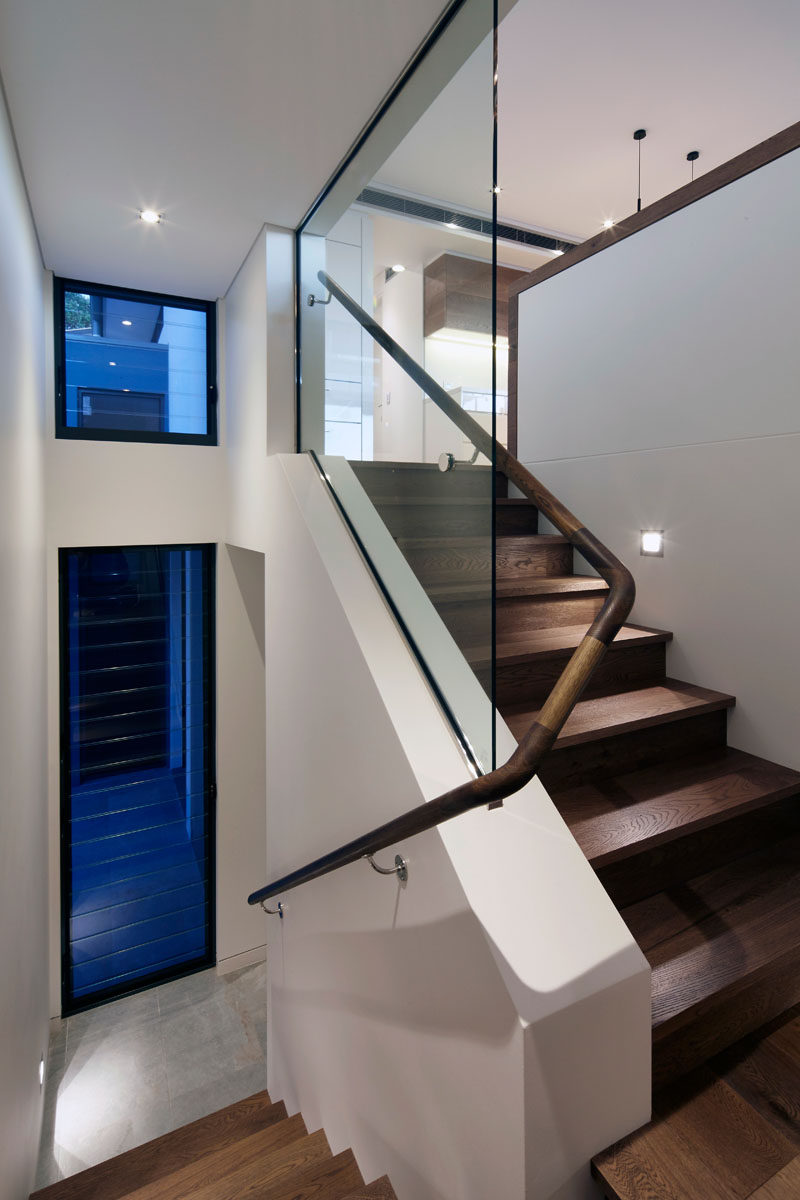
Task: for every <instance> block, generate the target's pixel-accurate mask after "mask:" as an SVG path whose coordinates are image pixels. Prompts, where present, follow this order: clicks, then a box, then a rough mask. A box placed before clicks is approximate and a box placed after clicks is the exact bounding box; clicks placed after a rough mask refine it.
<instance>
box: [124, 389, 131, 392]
mask: <svg viewBox="0 0 800 1200" xmlns="http://www.w3.org/2000/svg"><path fill="white" fill-rule="evenodd" d="M122 390H123V392H129V391H130V390H131V389H130V388H123V389H122Z"/></svg>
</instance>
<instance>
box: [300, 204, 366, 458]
mask: <svg viewBox="0 0 800 1200" xmlns="http://www.w3.org/2000/svg"><path fill="white" fill-rule="evenodd" d="M325 270H326V271H327V272H328V274H329V275H331V276H332V278H333V279H335V280H336V282H337V283H338V284H339V285H340V286H341V287H342V288H344V290H345V291H346V292H347V294H348V295H349V296H352V298H353V299H354V300H355V301H356V303H357V304H360V305H361V307H362V308H364V309H365V310H366V311H367V312H369V313H371V312H372V307H373V305H372V272H373V254H372V217H370V216H368V215H367V214H366V213H362V212H353V211H348V212H346V213H345V214H344V216H343V217H341V218H340V219H339V220H338V221H337V222H336V224H335V225H334V227H333V229H332V230H331V231H330V233H329V234H328V235H327V237H326V238H325ZM321 292H322V285H321V284H320V285H318V288H317V293H316V294H321ZM323 311H324V313H325V453H326V454H342V455H344V456H345V458H356V459H358V458H362V459H371V458H372V444H373V394H372V393H373V384H372V364H373V357H374V347H375V343H374V342H373V340H372V338H371V337H370V335H369V334H368V333H367V331H366V330H365V329H362V328H361V326H360V325H359V324H358V322H357V321H356V320H355V319H354V318H353V317H351V316H350V314H349V313H347V312H346V311H345V309H343V308H342V306H341V304H339V302H338V300H334V301H332V303H331V304H330V306H328V305H325V307H324V310H323ZM312 345H313V341H312Z"/></svg>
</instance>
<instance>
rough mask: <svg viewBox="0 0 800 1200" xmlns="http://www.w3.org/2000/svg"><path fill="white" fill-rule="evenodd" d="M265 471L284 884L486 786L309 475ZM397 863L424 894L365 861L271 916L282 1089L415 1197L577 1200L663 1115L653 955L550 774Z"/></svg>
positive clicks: (289, 460)
mask: <svg viewBox="0 0 800 1200" xmlns="http://www.w3.org/2000/svg"><path fill="white" fill-rule="evenodd" d="M269 467H270V469H269V504H268V514H269V515H268V526H269V528H268V547H267V680H268V684H267V686H268V721H267V738H268V744H267V754H268V781H267V827H268V860H269V874H270V877H272V878H274V877H276V876H279V875H281V874H283V873H285V872H286V871H288V870H291V869H292V868H294V867H296V866H298V865H300V864H301V863H303V862H305V861H308V860H309V859H312V858H314V857H316V856H318V855H319V854H321V853H325V852H327V851H329V850H330V849H331V848H332V847H334V846H335V845H338V844H341V843H343V842H345V841H347V840H349V839H350V838H352V837H355V836H357V835H359V834H362V833H363V832H364V831H365V830H366V829H368V828H371V827H374V826H376V825H379V824H381V823H382V822H383V821H385V820H387V819H389V818H391V817H393V816H396V815H397V814H398V813H400V812H402V811H404V810H407V809H409V808H412V807H414V806H415V805H417V804H419V803H421V802H422V801H423V800H425V799H431V798H432V797H434V796H436V795H438V794H440V793H441V792H442V791H445V790H447V789H448V788H450V787H452V786H454V785H456V784H458V783H460V782H462V781H463V780H465V779H468V778H469V777H470V769H469V767H468V765H467V763H466V761H465V759H464V757H463V755H462V752H461V750H460V748H459V746H458V744H457V742H456V740H455V738H454V736H453V734H452V731H451V730H450V728H449V726H448V725H447V723H446V721H445V720H444V718H443V716H442V714H441V712H440V710H439V708H438V706H437V704H436V701H435V699H434V697H433V695H432V692H431V690H430V688H429V685H428V683H427V681H426V680H425V678H424V676H423V674H422V672H421V671H420V669H419V667H418V665H417V663H416V661H415V660H414V658H413V657H412V655H411V654H410V652H409V650H408V648H407V646H406V643H405V641H404V639H403V637H402V636H401V634H400V632H399V630H398V628H397V626H396V624H395V622H394V619H393V617H392V616H391V613H390V612H389V610H388V608H387V606H386V604H385V602H384V600H383V598H382V597H381V595H380V593H379V591H378V589H377V587H376V585H375V583H374V580H373V579H372V576H371V575H370V573H369V571H368V569H367V568H366V566H365V564H364V561H363V559H362V558H361V556H360V554H359V552H358V550H357V548H356V546H355V544H354V542H353V540H352V538H351V536H350V534H349V532H348V531H347V528H346V526H345V525H344V523H343V521H342V518H341V516H340V514H339V513H338V511H337V510H336V508H335V506H334V504H333V502H332V501H331V499H330V496H329V495H328V494H327V492H326V490H325V488H324V485H323V483H322V481H321V480H320V479H319V476H318V474H317V473H316V471H315V469H314V467H313V464H312V463H311V462H310V460H309V459H308V458H306V457H303V456H297V457H294V456H281V457H279V458H277V459H272V460H271V461H270V464H269ZM386 538H387V540H388V546H386V547H384V549H385V550H386V552H387V553H388V552H390V551H391V550H392V549H394V551H395V552H396V553H397V554H398V556H399V552H398V551H396V548H395V547H394V545H393V543H392V541H391V538H390V537H389V535H388V533H387V534H386ZM410 574H411V573H410V571H409V575H410ZM411 578H412V579H413V576H412V577H411ZM414 584H415V585H416V586H417V587H418V589H419V593H420V595H419V597H418V601H419V602H420V603H423V602H424V603H426V604H427V603H428V601H427V597H425V594H424V592H423V591H422V589H421V587H419V585H418V584H416V580H414ZM447 636H448V637H449V635H447ZM453 645H454V644H453ZM456 653H457V654H458V652H457V650H456ZM459 660H460V663H459V664H456V665H455V666H458V668H459V670H460V671H461V674H460V677H459V679H458V686H460V687H463V688H465V689H469V688H474V689H475V692H476V695H474V696H472V697H471V698H470V702H471V703H473V702H474V703H483V704H485V706H486V710H487V719H488V710H489V702H488V700H486V699H485V698H484V697H483V693H482V692H481V690H480V687H479V685H478V683H477V681H476V680H475V678H474V676H473V674H472V672H471V670H470V668H469V667H468V665H467V664H466V662H465V661H464V660H463V659H461V658H460V655H459ZM455 666H454V664H451V668H452V669H455ZM498 743H499V753H500V755H501V756H503V757H507V755H508V753H510V750H511V748H513V740H512V738H511V735H510V733H509V732H508V730H507V729H506V728H505V726H504V725H503V724H502V722H501V723H500V725H499V728H498ZM397 850H398V851H399V852H401V853H403V854H404V856H406V857H407V858H408V859H409V864H410V878H409V882H408V885H407V886H406V887H405V888H403V887H401V886H400V885H398V884H397V883H396V882H395V881H394V880H393V879H392V880H387V879H383V878H380V877H379V876H377V875H375V874H374V873H373V872H371V871H370V870H369V868H368V866H367V865H366V864H364V863H355V864H352V865H351V866H349V867H346V868H343V869H342V870H340V871H337V872H335V873H334V874H332V875H330V876H326V877H323V878H321V879H318V880H315V881H314V882H312V883H310V884H307V885H305V886H303V887H301V888H298V889H297V890H295V891H293V892H291V893H289V894H287V897H286V900H285V903H286V910H287V911H286V916H285V919H284V920H283V921H281V922H278V921H277V919H274V920H271V921H270V923H269V926H268V943H269V949H268V969H269V989H270V993H269V1001H268V1009H269V1021H270V1028H269V1038H270V1043H269V1046H270V1051H269V1056H268V1057H269V1064H270V1066H269V1087H270V1092H271V1094H272V1095H273V1097H274V1098H283V1099H285V1100H286V1102H287V1105H288V1106H289V1108H290V1109H291V1110H293V1109H295V1108H298V1107H302V1109H303V1112H304V1115H305V1116H306V1119H307V1120H308V1121H309V1123H310V1124H309V1127H315V1126H317V1125H324V1126H325V1128H326V1130H327V1131H328V1134H329V1137H330V1141H331V1146H332V1148H333V1150H334V1152H337V1151H338V1150H339V1149H342V1148H344V1147H345V1146H347V1145H352V1147H353V1149H354V1152H355V1154H356V1157H357V1159H358V1161H359V1164H360V1166H361V1169H362V1171H363V1172H364V1174H365V1175H366V1176H367V1177H371V1176H374V1175H376V1174H381V1173H383V1172H387V1173H388V1174H390V1176H391V1178H392V1180H393V1183H394V1185H395V1188H396V1190H397V1193H398V1196H399V1197H400V1198H401V1200H403V1197H408V1200H411V1198H412V1197H413V1198H414V1200H427V1198H428V1197H430V1198H431V1200H434V1198H437V1200H443V1198H445V1197H450V1196H455V1195H457V1196H459V1198H460V1200H461V1198H463V1200H471V1198H474V1200H479V1198H482V1197H485V1196H486V1195H491V1194H494V1195H502V1196H503V1197H504V1200H515V1198H516V1197H523V1196H529V1197H536V1198H537V1200H539V1198H541V1200H545V1198H546V1197H550V1196H558V1197H559V1198H560V1200H561V1198H563V1200H567V1198H568V1197H574V1198H576V1200H577V1198H578V1197H581V1196H583V1195H585V1194H586V1192H585V1190H584V1183H588V1181H589V1175H588V1165H587V1164H588V1160H589V1159H590V1157H591V1156H592V1154H594V1153H595V1152H596V1151H597V1150H598V1149H600V1148H601V1147H602V1146H604V1145H607V1144H608V1143H609V1141H612V1140H614V1139H616V1138H619V1137H621V1136H623V1135H624V1134H626V1133H628V1132H630V1131H631V1130H632V1129H633V1128H636V1127H637V1126H639V1125H641V1124H642V1123H643V1122H644V1121H646V1120H647V1119H648V1118H649V1112H650V994H649V970H648V968H647V964H646V961H645V960H644V958H643V956H642V955H641V953H640V951H639V950H638V947H637V946H636V945H635V943H634V942H633V940H632V938H631V937H630V935H629V934H628V932H627V930H626V928H625V926H624V925H623V923H622V921H621V919H620V917H619V915H618V913H617V912H616V909H614V907H613V906H612V905H611V902H610V901H609V900H608V898H607V896H606V894H605V892H604V891H603V889H602V888H601V887H600V885H599V883H598V882H597V879H596V877H595V875H594V873H593V872H592V870H591V868H590V867H589V865H588V863H587V862H586V859H585V858H584V856H583V854H582V853H581V851H580V849H579V848H578V846H577V844H576V843H575V842H574V839H573V838H572V836H571V835H570V834H569V831H568V830H567V828H566V825H565V824H564V822H563V821H562V819H561V817H560V816H559V814H558V813H557V812H556V810H555V808H554V806H553V805H552V802H551V801H550V798H549V796H548V795H547V793H546V792H545V790H544V788H543V787H542V786H541V784H540V783H539V782H538V780H534V781H532V782H531V783H530V784H528V785H527V787H526V788H524V789H523V790H522V792H520V793H519V794H518V795H517V796H515V797H513V799H512V800H511V801H508V802H507V803H506V805H505V807H504V808H502V809H498V810H494V811H492V812H486V811H478V812H475V813H472V814H469V815H467V816H464V817H461V818H458V819H457V820H455V821H453V822H450V823H449V824H447V825H444V826H441V827H440V828H439V829H438V830H431V831H429V832H428V833H425V834H421V835H419V836H418V837H416V838H413V839H409V840H408V842H406V843H404V844H402V845H399V846H398V847H397ZM393 852H394V851H393V850H391V851H386V852H384V855H382V856H381V857H382V858H385V859H386V860H387V861H391V855H392V853H393ZM512 865H513V869H511V867H512Z"/></svg>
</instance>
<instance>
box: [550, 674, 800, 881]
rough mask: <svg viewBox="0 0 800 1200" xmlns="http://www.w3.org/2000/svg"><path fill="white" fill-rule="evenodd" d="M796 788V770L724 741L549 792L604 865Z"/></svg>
mask: <svg viewBox="0 0 800 1200" xmlns="http://www.w3.org/2000/svg"><path fill="white" fill-rule="evenodd" d="M629 694H630V695H635V693H629ZM617 699H618V700H622V699H624V697H618V698H617ZM586 703H589V704H591V703H596V702H595V701H588V702H586ZM794 793H800V772H798V771H793V770H791V769H790V768H789V767H780V766H778V765H777V764H776V763H771V762H768V761H767V760H766V759H763V758H756V757H755V755H752V754H745V753H744V752H743V751H741V750H734V749H732V748H730V747H721V748H719V749H715V750H712V751H709V752H707V753H705V754H699V755H690V756H687V757H686V758H679V759H677V760H675V761H673V762H670V763H664V764H659V765H658V766H657V767H649V768H646V769H644V770H641V771H634V772H631V773H630V774H626V775H618V776H615V777H613V778H611V779H605V780H599V781H598V782H597V783H596V784H585V785H583V786H581V787H576V788H571V789H567V790H565V791H563V792H558V791H555V792H553V794H552V798H553V801H554V803H555V805H556V807H557V808H558V810H559V812H560V813H561V815H562V816H563V817H564V819H565V821H566V822H567V824H568V825H569V827H570V830H571V831H572V834H573V836H574V838H575V840H576V841H577V842H578V845H579V846H580V847H581V849H582V850H583V852H584V854H585V855H586V857H587V858H588V859H589V862H590V863H591V864H592V866H594V867H601V866H605V865H607V864H608V863H612V862H617V861H619V860H621V859H624V858H628V857H630V856H631V855H633V854H637V853H639V852H641V851H642V850H645V849H651V848H652V847H654V846H658V845H661V844H663V843H665V842H669V841H672V840H674V839H675V838H677V837H682V836H686V835H687V834H689V833H693V832H697V831H699V830H701V829H706V828H709V827H710V826H712V825H715V824H718V823H719V822H720V821H725V820H728V819H730V818H732V817H735V816H738V815H740V814H743V813H745V812H750V811H752V810H754V809H756V808H759V807H763V806H764V805H767V804H770V803H772V802H773V801H776V800H779V799H784V798H786V797H788V796H791V795H793V794H794Z"/></svg>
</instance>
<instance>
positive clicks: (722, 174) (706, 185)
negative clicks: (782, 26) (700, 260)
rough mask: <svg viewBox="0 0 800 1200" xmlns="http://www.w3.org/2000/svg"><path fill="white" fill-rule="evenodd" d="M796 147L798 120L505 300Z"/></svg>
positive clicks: (534, 276)
mask: <svg viewBox="0 0 800 1200" xmlns="http://www.w3.org/2000/svg"><path fill="white" fill-rule="evenodd" d="M798 148H800V121H798V122H797V123H796V124H794V125H790V126H789V128H788V129H783V130H781V132H780V133H776V134H775V135H774V136H773V137H771V138H767V140H766V141H765V142H759V144H758V145H757V146H751V148H750V149H749V150H745V152H744V153H743V154H737V156H736V158H732V159H730V160H729V161H728V162H726V163H722V165H721V166H719V167H715V168H714V169H713V171H709V172H708V173H707V174H706V175H701V176H700V178H699V179H695V180H694V181H693V182H692V183H687V184H685V186H684V187H681V188H678V189H677V191H675V192H670V193H669V195H668V196H662V198H661V199H660V200H656V202H655V204H649V205H648V206H647V208H643V209H642V211H641V212H639V213H633V214H632V215H631V216H629V217H625V219H624V220H622V221H618V222H617V223H616V225H614V227H613V228H612V229H604V230H603V231H602V232H601V233H597V234H595V236H594V237H590V238H587V239H586V241H585V242H581V243H580V244H579V245H578V246H575V247H574V248H573V249H572V250H566V251H565V252H564V253H563V254H561V255H559V257H558V258H554V259H553V261H552V262H549V263H545V265H544V266H543V267H537V269H536V270H535V271H531V273H530V275H528V276H527V277H526V278H524V279H520V280H518V281H517V282H516V283H512V284H511V287H510V288H509V299H510V298H511V297H514V296H518V295H519V294H520V293H521V292H526V291H527V290H528V288H532V287H536V284H537V283H544V281H545V279H550V277H551V276H552V275H558V273H559V272H560V271H566V270H568V269H569V268H570V267H574V266H575V264H576V263H579V262H583V260H584V259H586V258H591V256H592V255H593V254H598V253H599V252H600V251H601V250H607V249H608V248H609V246H616V245H617V243H618V242H621V241H622V239H623V238H626V237H630V235H631V234H632V233H638V232H639V230H640V229H646V228H647V226H648V225H655V223H656V222H657V221H661V220H663V218H664V217H669V216H671V215H672V213H675V212H679V211H680V209H682V208H686V207H687V205H689V204H694V202H695V200H702V198H703V197H704V196H709V195H711V193H712V192H716V191H719V189H720V188H724V187H727V186H728V184H729V183H735V181H736V180H737V179H741V178H742V177H743V176H745V175H749V174H750V172H751V171H757V170H758V168H759V167H765V166H766V165H767V163H770V162H774V160H775V159H777V158H782V157H783V155H784V154H789V153H790V152H791V151H792V150H797V149H798Z"/></svg>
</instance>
